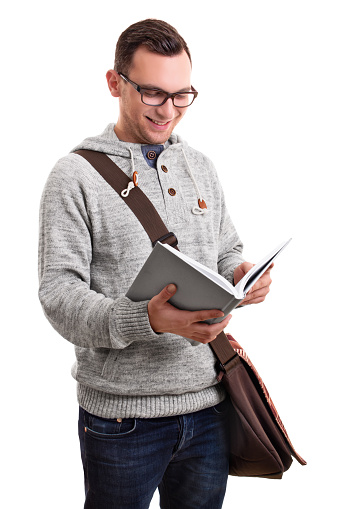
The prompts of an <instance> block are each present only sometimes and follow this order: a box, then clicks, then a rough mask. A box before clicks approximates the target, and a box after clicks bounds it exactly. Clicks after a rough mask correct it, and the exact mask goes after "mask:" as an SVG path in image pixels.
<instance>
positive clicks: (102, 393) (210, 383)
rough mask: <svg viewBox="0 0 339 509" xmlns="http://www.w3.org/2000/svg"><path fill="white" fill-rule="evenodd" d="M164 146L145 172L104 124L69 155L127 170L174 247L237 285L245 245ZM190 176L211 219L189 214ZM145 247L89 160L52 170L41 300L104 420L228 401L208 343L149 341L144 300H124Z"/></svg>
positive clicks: (86, 398) (204, 174)
mask: <svg viewBox="0 0 339 509" xmlns="http://www.w3.org/2000/svg"><path fill="white" fill-rule="evenodd" d="M166 147H167V148H165V150H164V151H163V152H162V153H161V154H160V156H159V158H158V161H157V168H156V169H154V168H151V167H150V166H149V165H148V164H147V163H146V161H145V159H144V157H143V154H142V151H141V145H139V144H132V143H126V142H121V141H119V140H118V138H117V137H116V135H115V132H114V125H113V124H110V125H109V126H108V127H107V128H106V130H105V131H104V132H103V133H102V134H101V135H100V136H97V137H94V138H88V139H86V140H84V142H83V143H81V144H80V145H78V146H77V147H76V148H75V149H74V150H78V149H80V148H86V149H91V150H96V151H99V152H104V153H106V154H108V155H109V156H110V157H111V158H112V159H113V160H114V162H115V163H116V164H117V165H118V166H119V167H120V168H121V169H122V170H123V171H124V172H125V173H126V174H128V175H129V176H130V177H131V176H132V162H133V164H134V165H135V170H137V171H138V174H139V186H140V188H141V189H142V190H143V192H144V193H145V194H146V195H147V196H148V198H150V200H151V201H152V202H153V204H154V206H155V207H156V209H157V210H158V212H159V214H160V216H161V218H162V219H163V221H164V223H165V224H166V226H167V228H168V229H169V230H170V231H173V232H175V234H176V235H177V238H178V240H179V247H180V250H181V251H182V252H184V253H186V254H187V255H189V256H191V257H192V258H195V259H196V260H198V261H199V262H201V263H204V264H205V265H207V266H208V267H210V268H211V269H214V270H217V271H219V272H220V273H221V274H222V275H223V276H225V277H226V278H228V279H229V280H230V281H233V271H234V269H235V267H236V266H237V265H239V264H240V263H241V262H242V261H243V258H242V256H241V251H242V244H241V242H240V240H239V238H238V235H237V233H236V231H235V229H234V226H233V224H232V222H231V219H230V217H229V215H228V212H227V210H226V207H225V203H224V197H223V193H222V189H221V186H220V184H219V181H218V178H217V175H216V172H215V169H214V167H213V165H212V163H211V162H210V161H209V159H207V158H206V157H205V156H204V155H202V154H201V153H200V152H198V151H196V150H194V149H192V148H190V147H189V146H188V145H187V144H186V143H185V142H184V141H183V140H182V139H181V138H179V137H178V136H176V135H174V134H173V135H172V136H171V138H170V139H169V143H167V144H166ZM183 151H184V153H183ZM188 165H189V167H190V170H191V172H192V173H193V175H194V179H192V176H191V175H190V171H189V169H188ZM164 169H165V171H164ZM166 170H167V171H166ZM194 180H195V184H196V185H197V186H198V188H199V190H200V192H201V195H202V196H203V198H204V200H205V202H206V204H207V207H208V213H207V214H203V215H196V214H193V213H192V207H194V206H196V205H197V191H196V189H197V187H196V185H195V184H194ZM169 189H172V190H173V189H174V190H175V193H174V192H173V191H171V192H170V193H169V192H168V190H169ZM131 192H133V190H132V191H131ZM151 249H152V246H151V242H150V240H149V237H148V236H147V234H146V232H145V231H144V229H143V227H142V226H141V224H140V223H139V222H138V220H137V219H136V217H135V216H134V214H133V213H132V212H131V211H130V209H129V208H128V206H127V205H126V204H125V203H124V201H123V200H122V199H121V197H120V196H118V195H117V193H116V192H115V191H114V190H113V189H112V188H111V187H110V186H109V185H108V184H107V183H106V182H105V180H104V179H103V178H102V177H101V176H100V175H99V174H98V173H97V172H96V170H95V169H94V168H93V167H92V166H91V165H90V164H89V163H88V162H87V161H85V160H84V159H83V158H82V157H81V156H79V155H77V154H73V153H70V154H68V155H67V156H66V157H64V158H62V159H60V160H59V161H58V162H57V164H56V165H55V167H54V168H53V170H52V172H51V173H50V175H49V178H48V180H47V183H46V186H45V189H44V192H43V196H42V200H41V209H40V239H39V279H40V289H39V297H40V301H41V304H42V306H43V310H44V313H45V315H46V317H47V318H48V320H49V322H50V323H51V324H52V326H53V327H54V328H55V329H56V330H57V331H58V332H59V333H60V334H61V335H62V336H63V337H64V338H66V339H67V340H68V341H70V342H71V343H73V344H74V345H75V353H76V362H75V364H74V366H73V368H72V375H73V377H74V378H75V379H76V380H77V382H78V402H79V404H80V405H81V406H82V407H83V408H85V409H86V410H87V411H89V412H90V413H93V414H96V415H99V416H101V417H107V418H114V417H123V418H124V417H125V418H126V417H162V416H168V415H178V414H183V413H188V412H193V411H197V410H200V409H203V408H206V407H209V406H212V405H215V404H217V403H218V402H220V401H221V400H222V399H223V398H224V393H223V389H222V388H221V387H220V385H219V384H218V383H217V380H216V371H215V359H214V357H213V354H212V351H211V349H210V348H209V346H208V345H202V344H199V346H197V347H192V346H191V344H190V343H189V342H188V341H186V340H185V339H184V338H182V337H180V336H176V335H173V334H156V333H155V332H154V331H153V330H152V328H151V327H150V324H149V320H148V313H147V302H137V303H135V302H132V301H130V300H129V299H128V298H126V297H125V294H126V292H127V290H128V289H129V287H130V285H131V284H132V282H133V280H134V278H135V277H136V275H137V274H138V272H139V270H140V268H141V267H142V265H143V263H144V262H145V260H146V258H147V257H148V255H149V254H150V252H151Z"/></svg>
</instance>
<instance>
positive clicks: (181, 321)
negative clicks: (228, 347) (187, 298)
mask: <svg viewBox="0 0 339 509" xmlns="http://www.w3.org/2000/svg"><path fill="white" fill-rule="evenodd" d="M176 291H177V288H176V286H175V285H173V284H170V285H167V286H166V287H165V288H164V289H163V290H162V291H161V292H160V293H158V295H155V296H154V297H153V298H152V299H151V300H150V301H149V303H148V316H149V321H150V324H151V327H152V329H153V330H154V332H158V333H162V332H170V333H171V334H178V335H179V336H183V337H185V338H188V339H194V340H195V341H198V342H199V343H204V344H206V343H210V342H211V341H213V340H214V339H215V338H216V337H217V336H218V334H219V333H220V332H221V331H222V330H223V329H224V328H225V327H226V326H227V325H228V323H229V321H230V319H231V318H232V315H228V316H226V318H225V319H224V320H223V321H222V322H219V323H214V324H211V325H209V324H207V323H202V322H203V321H204V320H208V319H210V318H217V317H221V316H224V313H223V312H222V311H220V310H218V309H210V310H204V311H183V310H180V309H177V308H176V307H174V306H172V304H170V303H169V302H168V300H169V299H170V298H171V297H172V296H173V295H174V294H175V292H176Z"/></svg>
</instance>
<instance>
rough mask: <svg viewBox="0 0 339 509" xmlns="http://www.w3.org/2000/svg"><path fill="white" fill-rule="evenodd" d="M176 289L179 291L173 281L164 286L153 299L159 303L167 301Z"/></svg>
mask: <svg viewBox="0 0 339 509" xmlns="http://www.w3.org/2000/svg"><path fill="white" fill-rule="evenodd" d="M176 291H177V287H176V286H175V285H174V284H173V283H171V284H169V285H167V286H165V288H163V289H162V290H161V292H160V293H158V295H155V296H154V297H153V299H154V300H156V301H157V302H158V303H165V302H167V301H168V300H169V299H170V298H171V297H173V295H174V294H175V292H176Z"/></svg>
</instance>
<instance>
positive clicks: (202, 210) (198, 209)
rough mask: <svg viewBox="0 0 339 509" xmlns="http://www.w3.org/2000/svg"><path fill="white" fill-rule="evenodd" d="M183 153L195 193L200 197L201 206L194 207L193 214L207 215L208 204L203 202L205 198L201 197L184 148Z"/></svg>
mask: <svg viewBox="0 0 339 509" xmlns="http://www.w3.org/2000/svg"><path fill="white" fill-rule="evenodd" d="M182 153H183V154H184V158H185V161H186V166H187V170H188V173H189V176H190V177H191V180H192V182H193V185H194V187H195V192H196V193H197V196H198V205H199V206H198V207H197V206H195V207H193V208H192V212H193V214H196V215H198V214H206V213H207V212H208V210H207V206H206V203H205V201H204V200H203V198H202V196H201V193H200V190H199V187H198V184H197V182H196V180H195V178H194V175H193V173H192V170H191V167H190V165H189V164H188V161H187V157H186V154H185V151H184V149H183V148H182Z"/></svg>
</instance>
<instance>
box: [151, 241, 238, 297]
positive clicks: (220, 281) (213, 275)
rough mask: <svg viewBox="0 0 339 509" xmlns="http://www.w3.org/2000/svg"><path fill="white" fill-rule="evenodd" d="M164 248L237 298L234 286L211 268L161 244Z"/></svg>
mask: <svg viewBox="0 0 339 509" xmlns="http://www.w3.org/2000/svg"><path fill="white" fill-rule="evenodd" d="M161 246H162V247H164V248H166V249H167V250H169V251H171V252H172V253H173V254H175V255H176V256H178V257H179V258H181V259H182V260H183V261H184V262H186V263H188V264H189V265H191V267H194V268H195V269H196V270H198V271H199V272H201V274H204V276H206V277H208V278H209V279H211V280H212V281H214V283H216V284H217V285H219V286H221V288H224V289H225V290H227V291H228V292H229V293H230V294H231V295H235V296H236V292H235V288H234V286H233V285H232V284H231V283H230V282H229V281H227V279H225V278H224V277H222V276H221V275H220V274H218V273H217V272H215V271H214V270H212V269H210V268H209V267H206V266H205V265H203V264H202V263H199V262H197V261H196V260H193V258H191V257H190V256H187V255H185V254H184V253H182V252H181V251H178V250H177V249H174V248H173V247H171V246H169V245H168V244H161Z"/></svg>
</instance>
